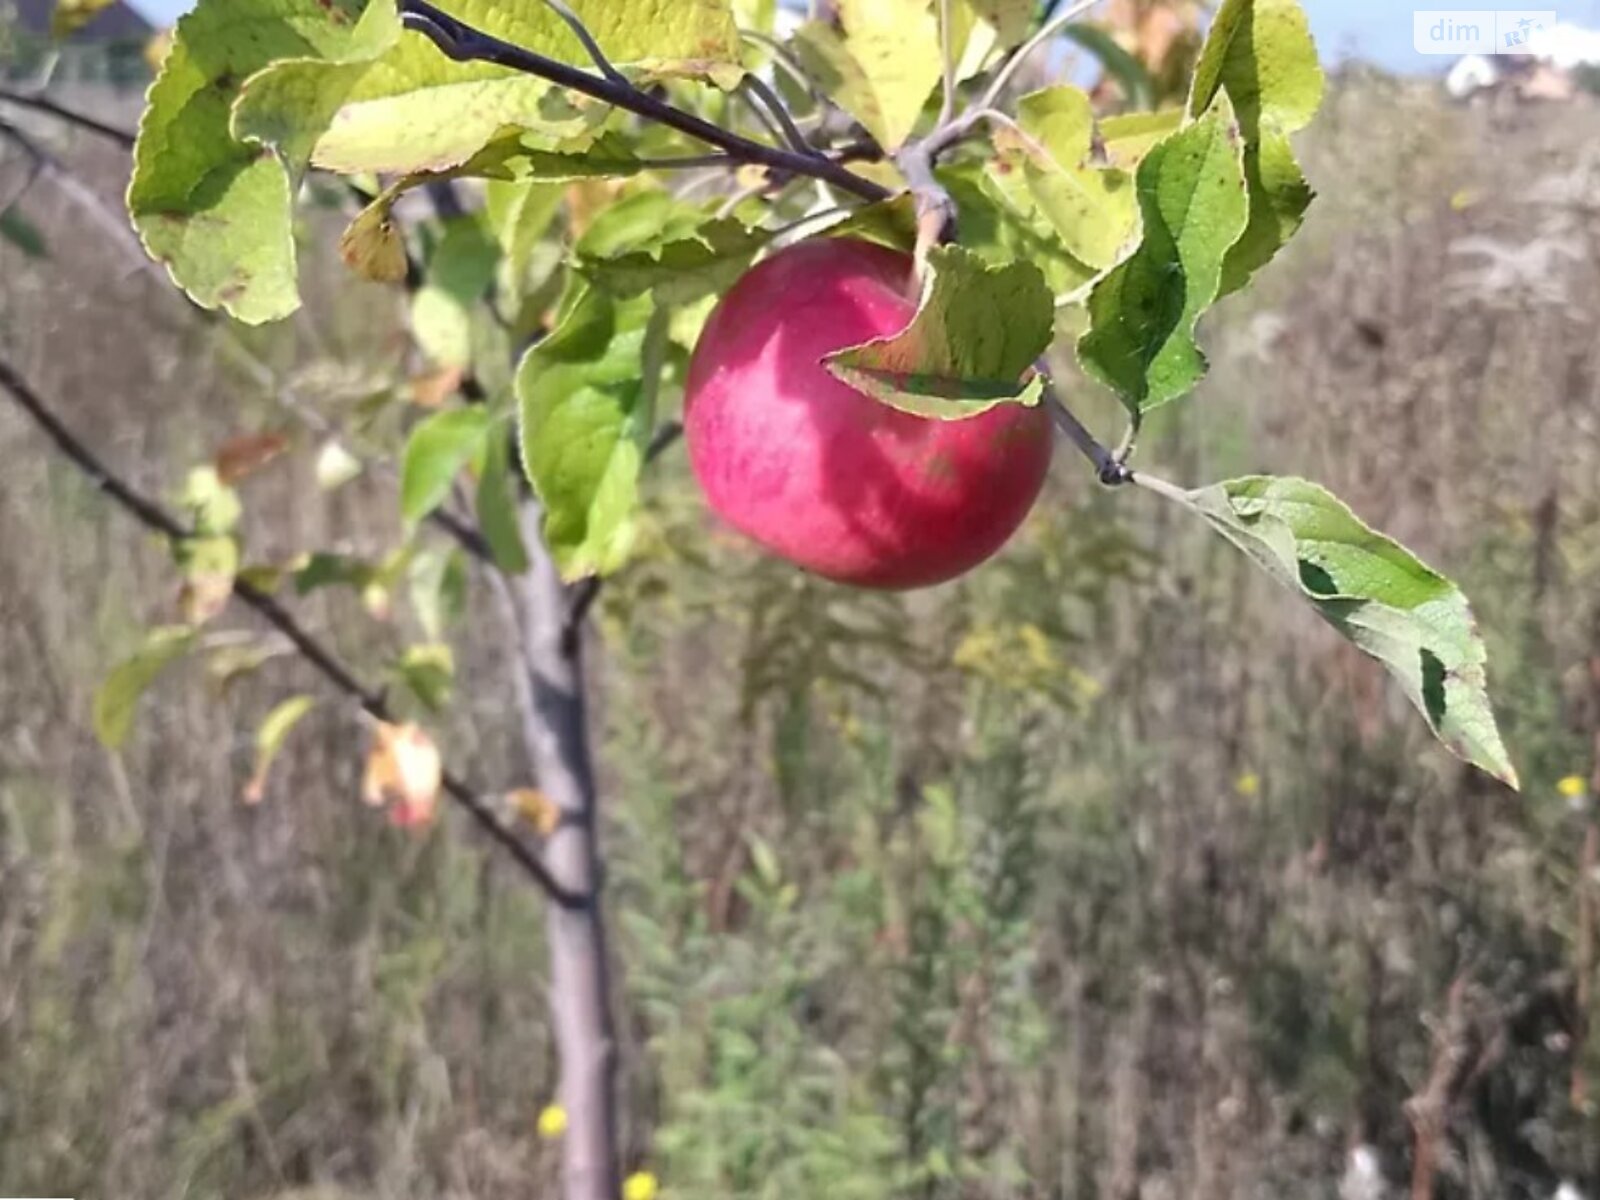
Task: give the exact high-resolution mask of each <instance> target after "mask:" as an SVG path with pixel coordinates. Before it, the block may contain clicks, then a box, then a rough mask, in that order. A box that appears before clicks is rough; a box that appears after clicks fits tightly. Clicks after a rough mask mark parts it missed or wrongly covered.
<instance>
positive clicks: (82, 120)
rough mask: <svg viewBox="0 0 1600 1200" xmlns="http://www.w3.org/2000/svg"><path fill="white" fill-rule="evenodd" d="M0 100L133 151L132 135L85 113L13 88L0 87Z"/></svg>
mask: <svg viewBox="0 0 1600 1200" xmlns="http://www.w3.org/2000/svg"><path fill="white" fill-rule="evenodd" d="M0 100H3V101H5V102H6V103H7V104H15V105H16V106H17V107H18V108H29V109H32V110H33V111H35V112H42V113H49V114H50V115H51V116H52V117H55V118H56V119H58V120H61V121H65V122H66V123H67V124H68V125H75V126H77V127H78V128H79V129H83V130H87V131H88V132H90V133H94V134H98V135H99V136H100V137H103V138H106V139H107V140H109V141H113V142H115V143H117V145H119V146H121V147H123V148H124V149H126V150H131V149H133V141H134V137H133V134H131V133H129V132H128V131H127V130H125V129H118V128H117V127H116V126H115V125H108V124H106V122H104V121H101V120H99V119H97V118H95V117H91V116H89V115H88V114H87V113H81V112H77V111H75V110H73V109H70V108H67V107H65V106H64V105H60V104H57V103H56V102H55V101H54V100H51V99H49V98H48V97H46V96H38V95H34V94H33V93H31V92H19V91H17V90H15V89H14V88H8V87H0Z"/></svg>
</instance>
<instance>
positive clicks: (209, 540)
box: [172, 535, 239, 625]
mask: <svg viewBox="0 0 1600 1200" xmlns="http://www.w3.org/2000/svg"><path fill="white" fill-rule="evenodd" d="M172 551H173V557H174V558H175V559H176V560H177V564H178V568H179V570H180V571H181V572H182V573H183V587H182V589H181V590H180V591H179V593H178V601H179V606H180V608H181V609H182V612H183V619H184V620H185V621H187V622H188V623H189V624H190V625H204V624H205V623H206V622H207V621H209V620H211V618H213V617H215V616H217V615H219V614H220V613H221V612H222V610H223V609H224V608H226V607H227V604H228V599H229V597H231V596H232V595H233V587H234V579H235V577H236V576H237V575H238V573H239V543H238V542H236V541H234V540H233V538H231V537H227V536H215V535H209V536H203V537H194V538H184V539H182V540H180V541H177V542H175V543H174V544H173V547H172Z"/></svg>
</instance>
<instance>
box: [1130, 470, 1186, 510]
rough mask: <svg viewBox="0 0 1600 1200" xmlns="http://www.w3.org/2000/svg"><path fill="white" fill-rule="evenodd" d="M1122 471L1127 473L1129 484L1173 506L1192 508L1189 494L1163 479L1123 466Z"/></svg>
mask: <svg viewBox="0 0 1600 1200" xmlns="http://www.w3.org/2000/svg"><path fill="white" fill-rule="evenodd" d="M1122 469H1123V470H1124V471H1126V472H1127V473H1128V480H1129V482H1130V483H1133V484H1135V485H1136V486H1138V487H1142V488H1143V489H1144V490H1145V491H1147V492H1154V493H1155V494H1156V495H1158V496H1160V497H1162V498H1163V499H1165V500H1171V501H1172V502H1173V503H1175V504H1181V505H1183V506H1184V507H1185V508H1193V507H1194V501H1193V500H1192V499H1190V497H1189V493H1188V492H1187V491H1185V490H1184V489H1183V488H1181V487H1179V486H1178V485H1177V484H1175V483H1168V482H1167V481H1166V480H1165V479H1162V478H1160V477H1159V476H1156V475H1151V474H1150V473H1149V472H1147V471H1135V470H1134V469H1133V468H1132V467H1129V466H1124V467H1123V468H1122Z"/></svg>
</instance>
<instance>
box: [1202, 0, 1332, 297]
mask: <svg viewBox="0 0 1600 1200" xmlns="http://www.w3.org/2000/svg"><path fill="white" fill-rule="evenodd" d="M1323 88H1324V80H1323V75H1322V66H1321V64H1320V63H1319V62H1318V60H1317V46H1316V43H1315V41H1313V40H1312V37H1311V28H1310V25H1309V23H1308V21H1307V19H1306V14H1305V11H1304V10H1303V9H1302V8H1301V7H1300V3H1299V0H1225V3H1224V4H1223V5H1222V7H1221V8H1220V9H1219V10H1218V11H1217V16H1216V19H1215V20H1214V21H1213V22H1212V24H1211V31H1210V33H1209V34H1208V35H1207V37H1206V44H1205V48H1204V49H1203V50H1202V51H1201V54H1200V61H1199V63H1198V64H1196V66H1195V76H1194V85H1193V89H1192V90H1191V92H1190V95H1189V112H1190V113H1191V114H1196V115H1197V114H1199V113H1202V112H1204V111H1205V110H1206V109H1208V108H1209V107H1210V106H1211V104H1212V101H1213V100H1214V99H1215V98H1216V95H1217V93H1218V92H1219V91H1222V90H1226V91H1227V93H1228V96H1229V98H1230V99H1231V100H1232V101H1233V107H1234V110H1235V112H1236V113H1237V114H1238V119H1239V128H1240V130H1241V131H1242V132H1243V135H1244V145H1245V151H1244V170H1245V178H1246V180H1248V182H1249V186H1250V224H1249V226H1248V227H1247V228H1246V229H1245V232H1244V236H1243V237H1242V238H1240V239H1239V242H1238V244H1237V245H1235V246H1234V247H1233V250H1232V251H1231V252H1230V253H1229V255H1228V260H1227V262H1226V264H1225V265H1224V268H1223V275H1222V294H1223V295H1227V294H1229V293H1230V292H1235V291H1237V290H1238V289H1239V288H1241V287H1243V286H1244V285H1245V284H1246V283H1247V282H1248V281H1249V279H1250V276H1251V275H1253V274H1255V272H1256V271H1258V270H1260V269H1261V268H1262V267H1263V266H1265V265H1266V264H1267V263H1268V262H1270V261H1272V258H1273V256H1274V255H1276V254H1277V253H1278V251H1279V250H1280V249H1282V248H1283V246H1284V245H1285V244H1287V242H1288V241H1289V239H1290V238H1291V237H1292V236H1294V233H1295V231H1296V230H1297V229H1299V228H1300V224H1301V222H1302V221H1303V220H1304V219H1305V213H1306V209H1307V208H1309V207H1310V205H1311V200H1312V197H1313V195H1314V193H1313V192H1312V190H1311V186H1310V185H1309V184H1308V183H1307V182H1306V178H1305V175H1304V174H1303V173H1302V172H1301V170H1300V164H1299V163H1298V162H1296V161H1295V157H1294V148H1293V146H1291V145H1290V140H1289V139H1290V136H1291V135H1292V134H1294V133H1296V132H1298V131H1299V130H1301V129H1304V128H1305V127H1306V126H1307V125H1309V124H1310V123H1311V119H1312V117H1314V116H1316V113H1317V109H1318V108H1319V107H1320V106H1321V104H1322V93H1323Z"/></svg>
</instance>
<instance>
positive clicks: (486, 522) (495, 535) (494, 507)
mask: <svg viewBox="0 0 1600 1200" xmlns="http://www.w3.org/2000/svg"><path fill="white" fill-rule="evenodd" d="M509 437H510V430H509V429H506V428H504V427H501V426H496V427H495V430H494V432H493V433H491V434H490V435H489V444H488V446H487V448H486V449H485V451H484V456H483V474H482V475H480V476H479V477H478V503H477V509H478V529H479V531H480V532H481V533H482V534H483V540H484V541H486V542H488V543H489V553H490V554H492V555H493V556H494V561H495V565H496V566H498V567H499V568H500V569H501V570H502V571H504V572H506V573H507V574H508V575H520V574H522V573H523V572H524V571H526V570H527V569H528V548H527V546H526V545H525V544H524V543H523V541H522V525H521V523H520V522H519V521H518V519H517V509H518V508H519V506H520V498H519V497H518V495H517V493H516V479H515V477H514V476H513V475H512V473H511V446H510V443H509Z"/></svg>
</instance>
